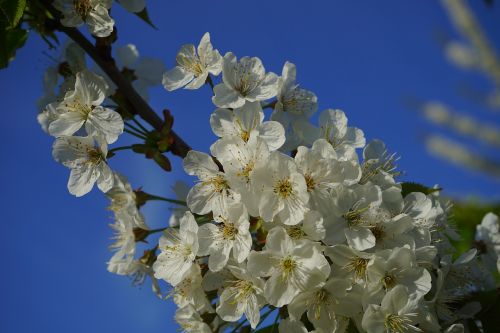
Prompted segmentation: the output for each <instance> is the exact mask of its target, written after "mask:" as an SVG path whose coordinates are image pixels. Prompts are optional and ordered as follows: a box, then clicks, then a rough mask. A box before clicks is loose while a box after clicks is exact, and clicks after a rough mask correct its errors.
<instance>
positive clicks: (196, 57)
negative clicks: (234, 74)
mask: <svg viewBox="0 0 500 333" xmlns="http://www.w3.org/2000/svg"><path fill="white" fill-rule="evenodd" d="M197 51H198V52H196V49H195V46H194V45H193V44H186V45H183V46H182V47H181V49H180V51H179V53H178V54H177V57H176V62H177V66H175V67H174V68H173V69H171V70H169V71H168V72H166V73H165V74H164V75H163V86H164V87H165V89H167V90H168V91H172V90H175V89H179V88H181V87H183V86H185V88H186V89H198V88H200V87H201V86H202V85H203V84H204V83H205V81H206V80H207V77H208V75H209V74H213V75H219V73H220V72H221V70H222V57H221V55H220V54H219V51H217V50H214V49H213V46H212V44H211V43H210V34H209V33H208V32H207V33H205V34H204V35H203V37H202V38H201V41H200V44H199V45H198V49H197Z"/></svg>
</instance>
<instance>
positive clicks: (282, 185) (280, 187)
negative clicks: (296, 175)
mask: <svg viewBox="0 0 500 333" xmlns="http://www.w3.org/2000/svg"><path fill="white" fill-rule="evenodd" d="M274 193H276V194H278V195H279V196H280V197H281V198H283V199H286V198H288V197H289V196H291V195H292V194H293V187H292V183H291V182H290V179H289V178H288V177H286V178H283V179H280V180H278V181H277V182H276V184H275V185H274Z"/></svg>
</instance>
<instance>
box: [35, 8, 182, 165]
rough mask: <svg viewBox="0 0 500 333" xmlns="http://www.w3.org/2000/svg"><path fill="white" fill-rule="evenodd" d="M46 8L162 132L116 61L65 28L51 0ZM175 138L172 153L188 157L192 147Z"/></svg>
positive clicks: (70, 29)
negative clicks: (105, 56) (106, 57)
mask: <svg viewBox="0 0 500 333" xmlns="http://www.w3.org/2000/svg"><path fill="white" fill-rule="evenodd" d="M39 3H42V4H43V6H44V7H45V8H47V10H48V11H49V12H50V13H51V14H52V16H54V18H55V20H54V21H53V22H52V23H53V25H54V28H55V29H57V30H59V31H61V32H63V33H65V34H66V35H67V36H68V37H69V38H71V39H72V40H73V41H74V42H75V43H76V44H78V45H79V46H80V47H81V48H82V49H83V50H84V51H85V52H86V53H87V54H88V55H89V56H90V57H91V58H92V60H94V62H95V63H96V64H97V65H98V66H99V67H101V69H102V70H103V71H104V73H106V74H107V75H108V77H109V78H110V79H111V81H113V82H114V83H115V84H116V86H117V87H118V89H119V90H120V91H121V92H122V93H123V95H124V96H125V97H126V98H127V99H128V101H129V102H130V104H131V105H132V106H133V110H134V111H135V112H136V113H137V114H138V115H139V116H140V117H141V118H142V119H144V121H146V122H147V123H149V124H150V125H151V126H153V127H154V128H155V129H156V130H158V131H160V130H161V128H162V127H163V121H162V119H161V118H160V117H159V116H158V115H157V114H156V112H155V111H154V110H153V109H152V108H151V106H149V104H148V103H147V102H146V101H145V100H144V99H143V98H142V97H141V96H140V95H139V94H138V93H137V91H136V90H135V89H134V87H133V86H132V84H131V83H130V82H129V81H128V80H127V79H126V78H125V77H124V76H123V75H122V73H121V72H120V71H119V69H118V68H117V67H116V64H115V63H114V61H113V60H112V59H111V60H107V59H104V58H103V57H102V56H101V54H100V52H99V50H98V49H97V48H96V47H95V46H94V45H92V43H91V42H90V41H89V40H88V39H87V38H86V37H85V36H84V35H83V34H82V33H81V32H80V31H79V30H78V29H76V28H70V27H65V26H63V25H61V24H60V23H59V18H60V16H61V15H60V13H59V11H58V10H56V9H55V8H54V7H53V6H52V4H51V1H49V0H41V1H39ZM171 134H172V136H173V137H174V143H173V144H172V147H171V151H172V153H173V154H174V155H177V156H180V157H186V155H187V153H188V151H190V150H191V147H190V146H189V145H188V144H187V143H186V142H185V141H184V140H183V139H182V138H181V137H180V136H178V135H177V134H176V133H175V132H174V131H172V132H171Z"/></svg>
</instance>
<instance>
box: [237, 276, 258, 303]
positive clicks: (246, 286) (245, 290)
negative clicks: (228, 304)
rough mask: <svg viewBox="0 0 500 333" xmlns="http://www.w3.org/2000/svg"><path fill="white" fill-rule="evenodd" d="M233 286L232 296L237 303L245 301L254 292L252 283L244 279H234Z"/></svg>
mask: <svg viewBox="0 0 500 333" xmlns="http://www.w3.org/2000/svg"><path fill="white" fill-rule="evenodd" d="M233 287H234V288H235V296H234V298H235V301H236V302H238V303H240V302H242V301H245V300H246V299H247V298H248V297H249V296H250V295H251V294H252V293H253V292H254V286H253V283H252V282H250V281H246V280H238V281H236V282H235V283H234V285H233Z"/></svg>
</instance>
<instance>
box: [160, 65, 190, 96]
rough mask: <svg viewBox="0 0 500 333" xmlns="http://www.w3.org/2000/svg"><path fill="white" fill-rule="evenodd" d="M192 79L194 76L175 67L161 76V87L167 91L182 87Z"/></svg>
mask: <svg viewBox="0 0 500 333" xmlns="http://www.w3.org/2000/svg"><path fill="white" fill-rule="evenodd" d="M193 78H194V74H193V73H192V72H190V71H188V70H187V69H184V68H182V67H179V66H176V67H174V68H172V69H171V70H169V71H168V72H166V73H164V74H163V81H162V83H163V86H164V87H165V89H167V90H168V91H172V90H176V89H179V88H182V87H184V86H185V85H186V84H188V83H189V82H190V81H191V80H192V79H193Z"/></svg>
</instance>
